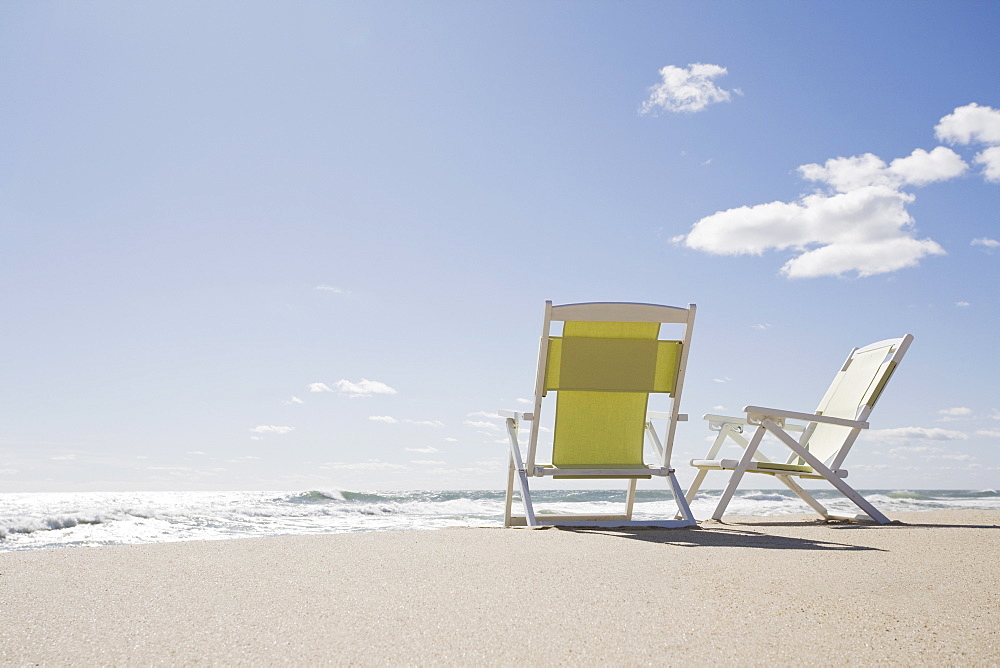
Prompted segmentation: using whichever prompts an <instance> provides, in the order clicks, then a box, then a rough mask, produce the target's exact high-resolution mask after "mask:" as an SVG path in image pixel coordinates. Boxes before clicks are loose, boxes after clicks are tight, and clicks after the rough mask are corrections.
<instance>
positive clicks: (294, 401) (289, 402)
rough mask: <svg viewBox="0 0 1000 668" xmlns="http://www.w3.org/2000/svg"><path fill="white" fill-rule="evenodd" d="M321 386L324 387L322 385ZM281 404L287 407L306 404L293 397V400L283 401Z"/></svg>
mask: <svg viewBox="0 0 1000 668" xmlns="http://www.w3.org/2000/svg"><path fill="white" fill-rule="evenodd" d="M319 384H320V385H322V383H319ZM281 403H283V404H285V405H286V406H291V405H292V404H304V403H305V402H304V401H302V400H301V399H299V398H298V397H292V398H291V399H288V400H283V401H282V402H281Z"/></svg>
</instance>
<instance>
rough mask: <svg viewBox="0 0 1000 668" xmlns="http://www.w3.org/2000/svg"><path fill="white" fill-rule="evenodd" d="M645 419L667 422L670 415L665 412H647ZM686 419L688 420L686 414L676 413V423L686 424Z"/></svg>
mask: <svg viewBox="0 0 1000 668" xmlns="http://www.w3.org/2000/svg"><path fill="white" fill-rule="evenodd" d="M646 419H647V420H652V419H657V420H669V419H670V413H667V412H666V411H647V413H646ZM687 419H688V416H687V413H678V414H677V421H678V422H687Z"/></svg>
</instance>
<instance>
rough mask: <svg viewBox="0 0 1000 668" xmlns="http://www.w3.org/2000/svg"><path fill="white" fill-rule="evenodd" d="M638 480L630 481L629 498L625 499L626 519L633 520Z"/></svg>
mask: <svg viewBox="0 0 1000 668" xmlns="http://www.w3.org/2000/svg"><path fill="white" fill-rule="evenodd" d="M636 482H637V481H636V479H635V478H632V479H631V480H629V481H628V496H627V497H626V498H625V517H627V518H628V519H630V520H631V519H632V507H633V506H634V505H635V485H636Z"/></svg>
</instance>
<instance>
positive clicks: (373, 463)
mask: <svg viewBox="0 0 1000 668" xmlns="http://www.w3.org/2000/svg"><path fill="white" fill-rule="evenodd" d="M319 468H320V469H323V470H329V469H334V470H338V471H384V470H387V469H405V468H406V466H404V465H402V464H393V463H391V462H383V461H382V460H380V459H369V460H368V461H366V462H353V463H348V462H328V463H326V464H320V466H319Z"/></svg>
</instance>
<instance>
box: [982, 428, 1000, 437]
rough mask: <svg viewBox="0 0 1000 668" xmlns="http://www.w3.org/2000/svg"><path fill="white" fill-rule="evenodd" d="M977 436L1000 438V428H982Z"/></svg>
mask: <svg viewBox="0 0 1000 668" xmlns="http://www.w3.org/2000/svg"><path fill="white" fill-rule="evenodd" d="M976 436H989V437H990V438H1000V429H980V430H979V431H977V432H976Z"/></svg>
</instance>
